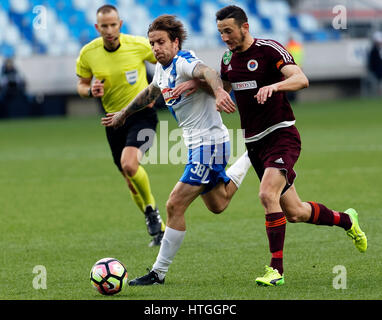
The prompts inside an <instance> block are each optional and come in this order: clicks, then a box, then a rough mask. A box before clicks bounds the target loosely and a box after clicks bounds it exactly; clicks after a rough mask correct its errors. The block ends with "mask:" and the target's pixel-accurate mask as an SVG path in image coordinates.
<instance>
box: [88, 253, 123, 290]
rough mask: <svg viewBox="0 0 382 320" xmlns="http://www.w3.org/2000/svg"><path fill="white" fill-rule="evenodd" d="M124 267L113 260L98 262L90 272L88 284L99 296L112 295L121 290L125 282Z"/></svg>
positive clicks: (105, 259) (104, 259)
mask: <svg viewBox="0 0 382 320" xmlns="http://www.w3.org/2000/svg"><path fill="white" fill-rule="evenodd" d="M127 276H128V275H127V270H126V268H125V266H124V265H123V264H122V263H121V262H120V261H118V260H117V259H114V258H103V259H101V260H98V261H97V262H96V263H95V264H94V266H93V267H92V269H91V271H90V282H91V284H92V286H93V287H94V288H95V289H96V290H97V291H98V292H99V293H101V294H104V295H113V294H116V293H118V292H120V291H121V290H122V288H124V287H125V285H126V282H127Z"/></svg>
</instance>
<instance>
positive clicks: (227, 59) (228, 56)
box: [223, 51, 232, 66]
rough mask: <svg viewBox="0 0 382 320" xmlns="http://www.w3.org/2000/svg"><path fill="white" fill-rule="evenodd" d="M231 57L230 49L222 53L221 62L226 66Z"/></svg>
mask: <svg viewBox="0 0 382 320" xmlns="http://www.w3.org/2000/svg"><path fill="white" fill-rule="evenodd" d="M231 59H232V51H226V52H225V53H224V55H223V63H224V64H225V65H226V66H227V65H228V64H229V63H230V62H231Z"/></svg>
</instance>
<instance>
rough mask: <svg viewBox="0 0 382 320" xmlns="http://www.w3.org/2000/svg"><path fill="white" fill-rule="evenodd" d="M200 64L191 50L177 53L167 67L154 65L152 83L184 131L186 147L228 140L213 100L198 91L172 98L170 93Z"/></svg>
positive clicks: (190, 77)
mask: <svg viewBox="0 0 382 320" xmlns="http://www.w3.org/2000/svg"><path fill="white" fill-rule="evenodd" d="M201 62H202V61H201V60H200V59H199V58H197V57H196V56H195V55H194V53H193V52H192V51H186V50H180V51H178V53H177V55H176V56H175V57H174V59H173V60H172V61H171V62H170V63H169V64H168V65H166V66H162V65H161V64H160V63H157V65H156V67H155V74H154V77H153V81H152V84H153V85H154V86H155V87H157V88H159V89H160V90H161V92H162V95H163V98H164V101H165V103H166V106H167V108H168V109H169V110H170V112H171V113H172V115H173V116H174V118H175V120H176V121H177V123H178V126H179V127H181V128H182V129H183V139H184V143H185V144H186V146H187V148H189V149H193V148H197V147H199V146H200V145H213V144H219V143H224V142H227V141H229V134H228V130H227V128H226V126H225V125H224V124H223V121H222V118H221V116H220V113H219V112H218V111H217V110H216V102H215V97H213V96H211V95H209V94H208V93H206V92H205V91H203V90H201V89H198V90H197V91H196V92H195V93H193V94H191V95H189V96H188V97H185V94H182V95H181V96H176V97H174V96H173V94H172V90H173V89H174V88H175V87H176V86H177V85H178V84H180V83H182V82H185V81H188V80H191V79H193V76H192V72H193V70H194V68H195V66H196V65H197V64H198V63H201Z"/></svg>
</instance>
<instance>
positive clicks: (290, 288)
mask: <svg viewBox="0 0 382 320" xmlns="http://www.w3.org/2000/svg"><path fill="white" fill-rule="evenodd" d="M294 112H295V115H296V117H297V124H296V125H297V127H298V128H299V130H300V132H301V136H302V143H303V149H302V154H301V157H300V159H299V161H298V163H297V165H296V171H297V173H298V178H297V180H296V188H297V190H298V192H299V194H300V197H301V198H302V199H303V200H305V201H308V200H311V201H318V202H322V203H324V204H326V205H327V206H328V207H330V208H332V209H335V210H341V211H343V210H345V209H347V208H348V207H354V208H356V209H357V210H358V212H359V214H360V223H361V227H362V228H363V230H364V231H365V232H366V234H367V236H368V240H369V249H368V251H367V252H366V253H365V254H361V253H359V252H358V251H357V250H356V249H355V247H354V246H353V244H352V242H351V240H350V239H349V238H348V237H347V236H346V235H345V232H344V231H343V230H342V229H340V228H337V227H324V226H313V225H308V224H301V223H300V224H290V223H288V225H287V233H286V240H285V249H284V269H285V279H286V285H285V286H283V287H278V288H264V287H259V286H257V285H256V284H255V278H256V277H257V276H262V275H263V273H264V269H263V268H264V265H265V264H268V263H269V261H270V254H269V251H268V240H267V238H266V233H265V226H264V214H263V209H262V207H261V206H260V203H259V200H258V197H257V194H258V186H259V183H258V179H257V177H256V176H255V174H254V171H253V169H251V170H250V172H249V174H248V176H247V177H246V179H245V180H244V183H243V184H242V187H241V188H240V190H239V191H238V193H237V194H236V195H235V197H234V198H233V200H232V202H231V204H230V206H229V207H228V209H227V210H226V211H225V212H224V213H222V214H221V215H214V214H212V213H210V212H209V211H208V210H207V209H206V208H205V206H204V204H203V203H202V201H201V199H197V200H196V201H195V202H194V203H193V204H192V205H191V207H190V208H189V210H188V211H187V212H186V221H187V234H186V237H185V240H184V242H183V244H182V246H181V249H180V251H179V252H178V254H177V256H176V257H175V259H174V262H173V264H172V265H171V268H170V271H169V273H168V276H167V278H166V284H165V285H164V286H155V287H138V288H130V287H126V288H125V290H123V291H122V292H121V293H120V294H118V295H116V296H113V297H104V296H101V295H100V294H98V293H97V292H96V291H95V290H93V289H92V288H91V286H90V282H89V272H90V269H91V267H92V265H93V264H94V263H95V262H96V261H97V260H99V259H101V258H104V257H114V258H117V259H119V260H120V261H122V262H123V263H124V264H125V265H126V267H127V270H128V273H129V279H132V278H135V277H137V276H141V275H143V274H145V273H146V268H147V267H151V265H152V264H153V262H154V261H155V258H156V255H157V252H158V248H148V246H147V244H148V242H149V241H150V238H149V237H148V234H147V231H146V227H145V223H144V217H143V215H142V214H141V213H140V212H138V210H137V208H136V206H135V204H134V203H133V201H132V200H131V198H130V196H129V194H128V189H127V187H126V184H125V182H124V181H123V180H122V178H121V177H120V174H119V173H118V171H117V170H116V167H114V165H113V163H112V159H111V155H110V152H109V149H108V146H107V142H106V138H105V135H104V130H103V128H102V127H101V126H100V125H99V122H100V121H99V118H96V117H93V118H50V119H28V120H3V121H1V122H0V137H1V138H0V167H1V170H0V191H1V192H0V212H1V215H0V216H1V224H0V234H1V238H0V252H1V254H0V275H1V279H2V284H1V286H0V299H5V300H8V299H15V300H18V299H28V300H29V299H60V300H61V299H69V300H71V299H110V300H117V299H129V300H134V299H145V300H146V299H154V300H157V299H201V300H204V299H251V300H252V299H334V300H337V299H381V298H382V294H381V289H380V288H381V286H382V272H381V271H382V267H381V264H380V259H381V251H380V244H381V243H382V234H381V232H380V230H381V229H380V225H381V221H382V220H381V217H382V206H381V194H382V187H381V183H380V181H381V179H382V166H381V163H382V143H381V141H382V130H381V121H380V119H382V108H381V100H352V101H336V102H325V103H302V104H296V106H295V107H294ZM223 117H224V122H225V124H226V125H227V127H228V128H238V127H239V119H238V114H237V113H236V114H234V115H223ZM159 118H160V120H162V121H165V120H168V121H169V122H168V123H169V129H170V130H171V129H172V128H175V127H176V124H175V121H174V120H173V119H172V116H171V115H170V113H168V112H165V111H164V112H160V113H159ZM158 131H159V130H158ZM234 148H236V146H234V147H233V149H234ZM145 168H146V170H147V172H148V173H149V175H150V179H151V184H152V189H153V192H154V195H155V196H156V199H157V202H158V205H159V209H160V211H161V214H162V217H163V218H165V203H166V200H167V198H168V195H169V193H170V191H171V189H172V187H173V186H174V184H175V183H176V181H177V180H178V179H179V177H180V175H181V174H182V172H183V165H182V164H180V165H172V164H169V165H165V164H163V165H162V164H157V165H153V164H149V165H146V166H145ZM36 265H43V266H45V267H46V270H47V289H46V290H44V289H40V290H36V289H34V288H33V284H32V281H33V279H34V277H35V276H36V275H37V274H34V273H33V268H34V267H35V266H36ZM337 265H342V266H344V267H345V268H346V271H347V281H346V287H347V288H346V289H339V290H336V289H334V288H333V279H334V278H335V277H336V275H337V274H335V273H333V268H334V267H335V266H337Z"/></svg>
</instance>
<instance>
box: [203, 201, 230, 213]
mask: <svg viewBox="0 0 382 320" xmlns="http://www.w3.org/2000/svg"><path fill="white" fill-rule="evenodd" d="M207 207H208V210H210V211H211V212H212V213H215V214H220V213H222V212H223V211H224V210H225V208H227V206H226V205H224V204H222V203H214V204H212V205H211V204H209V205H208V206H207Z"/></svg>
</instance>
